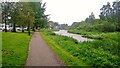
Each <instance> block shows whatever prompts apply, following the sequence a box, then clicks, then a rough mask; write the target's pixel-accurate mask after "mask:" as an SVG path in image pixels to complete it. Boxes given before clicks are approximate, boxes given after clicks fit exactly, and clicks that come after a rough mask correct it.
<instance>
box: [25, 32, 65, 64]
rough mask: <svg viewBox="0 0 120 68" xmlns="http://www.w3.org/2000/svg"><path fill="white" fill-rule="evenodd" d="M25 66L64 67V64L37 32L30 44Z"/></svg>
mask: <svg viewBox="0 0 120 68" xmlns="http://www.w3.org/2000/svg"><path fill="white" fill-rule="evenodd" d="M25 66H64V64H63V63H62V61H61V60H60V59H59V58H58V57H57V56H56V55H55V53H54V52H53V51H52V50H51V48H50V47H49V46H48V45H47V44H46V42H45V41H44V40H43V39H42V37H41V35H40V34H39V32H35V33H34V35H33V37H32V39H31V42H30V46H29V54H28V59H27V62H26V65H25Z"/></svg>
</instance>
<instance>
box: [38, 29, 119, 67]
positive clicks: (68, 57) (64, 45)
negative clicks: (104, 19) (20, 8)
mask: <svg viewBox="0 0 120 68" xmlns="http://www.w3.org/2000/svg"><path fill="white" fill-rule="evenodd" d="M40 34H41V35H42V37H43V38H44V39H45V40H46V42H47V43H48V45H49V46H50V47H51V48H52V49H53V50H54V51H55V52H56V53H57V54H58V56H59V57H60V58H61V59H62V60H63V61H64V63H65V64H66V65H68V66H106V67H109V66H118V65H119V64H120V63H119V57H118V56H117V55H114V54H112V53H111V52H109V51H105V50H104V49H103V48H102V47H98V48H97V47H95V44H97V43H99V42H100V41H92V42H77V40H74V39H72V38H69V37H66V36H59V35H55V34H53V33H52V32H51V31H43V32H40ZM113 43H114V44H116V45H117V43H116V42H115V41H113Z"/></svg>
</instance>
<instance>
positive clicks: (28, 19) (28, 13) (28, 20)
mask: <svg viewBox="0 0 120 68" xmlns="http://www.w3.org/2000/svg"><path fill="white" fill-rule="evenodd" d="M29 16H30V13H29V12H28V18H27V21H28V35H29V36H30V20H29Z"/></svg>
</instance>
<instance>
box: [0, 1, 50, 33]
mask: <svg viewBox="0 0 120 68" xmlns="http://www.w3.org/2000/svg"><path fill="white" fill-rule="evenodd" d="M45 5H46V3H42V1H40V2H2V4H1V6H2V23H5V25H8V24H9V25H10V24H11V25H12V26H13V30H12V31H13V32H16V28H15V27H16V26H20V27H22V32H24V29H23V28H24V27H28V29H29V28H33V30H34V29H35V28H36V29H38V27H39V28H43V27H47V22H48V18H47V16H48V15H45V14H44V12H45V9H46V8H45ZM5 32H7V29H6V26H5Z"/></svg>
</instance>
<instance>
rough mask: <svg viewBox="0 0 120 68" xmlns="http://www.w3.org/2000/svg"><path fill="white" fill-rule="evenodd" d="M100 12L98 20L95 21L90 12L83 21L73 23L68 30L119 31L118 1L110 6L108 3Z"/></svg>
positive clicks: (119, 7) (119, 4)
mask: <svg viewBox="0 0 120 68" xmlns="http://www.w3.org/2000/svg"><path fill="white" fill-rule="evenodd" d="M100 10H101V12H100V15H99V17H100V19H95V15H94V13H93V12H92V13H91V15H89V17H88V18H86V19H85V21H82V22H74V23H73V24H72V26H71V27H70V28H72V29H83V30H86V31H102V32H112V31H120V1H114V2H113V3H112V5H110V3H109V2H108V3H107V4H106V5H103V6H102V8H101V9H100ZM76 27H77V28H76Z"/></svg>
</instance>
